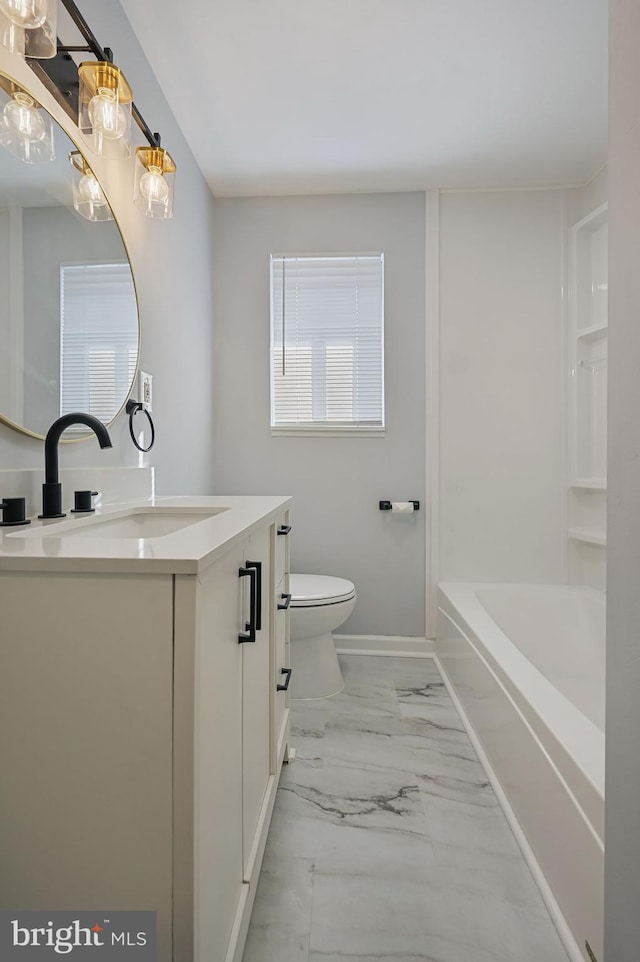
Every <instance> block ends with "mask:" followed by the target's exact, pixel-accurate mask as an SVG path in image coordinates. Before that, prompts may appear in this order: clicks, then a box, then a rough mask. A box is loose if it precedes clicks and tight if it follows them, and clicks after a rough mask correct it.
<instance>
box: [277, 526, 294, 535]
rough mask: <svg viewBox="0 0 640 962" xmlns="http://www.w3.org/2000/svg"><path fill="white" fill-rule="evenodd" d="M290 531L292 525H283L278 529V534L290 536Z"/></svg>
mask: <svg viewBox="0 0 640 962" xmlns="http://www.w3.org/2000/svg"><path fill="white" fill-rule="evenodd" d="M290 531H291V525H290V524H281V525H280V527H279V528H278V534H289V532H290Z"/></svg>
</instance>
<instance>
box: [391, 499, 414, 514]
mask: <svg viewBox="0 0 640 962" xmlns="http://www.w3.org/2000/svg"><path fill="white" fill-rule="evenodd" d="M391 511H392V512H393V513H394V514H413V512H414V511H415V508H414V506H413V501H392V502H391Z"/></svg>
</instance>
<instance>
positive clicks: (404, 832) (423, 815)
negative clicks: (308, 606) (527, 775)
mask: <svg viewBox="0 0 640 962" xmlns="http://www.w3.org/2000/svg"><path fill="white" fill-rule="evenodd" d="M340 661H341V665H342V669H343V673H344V677H345V689H344V691H343V692H342V693H341V694H340V695H338V696H337V697H335V698H329V699H324V700H322V701H310V702H294V703H293V709H292V712H291V744H292V746H293V747H294V748H295V749H296V751H297V758H296V760H295V761H294V762H293V763H292V764H291V765H285V766H284V769H283V775H282V779H281V781H280V787H279V789H278V795H277V799H276V804H275V809H274V814H273V821H272V825H271V830H270V833H269V839H268V841H267V848H266V852H265V859H264V865H263V870H262V875H261V878H260V882H259V885H258V891H257V894H256V901H255V906H254V910H253V916H252V919H251V926H250V929H249V935H248V939H247V945H246V949H245V954H244V962H349V960H352V962H539V960H541V959H544V962H567V955H566V952H565V950H564V948H563V946H562V943H561V942H560V939H559V938H558V935H557V933H556V930H555V928H554V925H553V923H552V922H551V919H550V918H549V915H548V913H547V910H546V908H545V905H544V903H543V901H542V898H541V896H540V893H539V891H538V888H537V887H536V885H535V882H534V881H533V878H532V877H531V874H530V872H529V869H528V867H527V865H526V863H525V861H524V859H523V857H522V854H521V852H520V849H519V848H518V845H517V843H516V841H515V839H514V837H513V835H512V833H511V830H510V828H509V826H508V824H507V821H506V819H505V817H504V815H503V813H502V810H501V808H500V806H499V805H498V802H497V800H496V797H495V795H494V793H493V791H492V789H491V786H490V785H489V783H488V782H487V779H486V775H485V773H484V770H483V768H482V767H481V765H480V763H479V762H478V760H477V757H476V755H475V753H474V750H473V747H472V745H471V742H470V741H469V738H468V736H467V734H466V733H465V731H464V728H463V726H462V723H461V721H460V718H459V716H458V714H457V712H456V710H455V708H454V706H453V703H452V701H451V699H450V698H449V695H448V693H447V690H446V688H445V687H444V684H443V682H442V678H441V677H440V675H439V673H438V671H437V668H436V667H435V665H434V663H433V661H431V660H430V659H419V658H415V659H414V658H388V657H370V656H354V655H349V656H342V657H341V659H340Z"/></svg>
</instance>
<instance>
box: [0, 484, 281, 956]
mask: <svg viewBox="0 0 640 962" xmlns="http://www.w3.org/2000/svg"><path fill="white" fill-rule="evenodd" d="M201 500H202V499H200V501H201ZM213 500H217V501H224V500H225V499H208V502H211V501H213ZM226 500H227V501H229V500H230V499H226ZM234 500H235V501H236V502H241V501H243V500H244V501H247V502H248V501H251V500H253V501H254V502H256V505H254V510H253V513H251V511H248V510H247V506H246V505H245V506H244V507H243V506H241V505H238V510H239V511H240V517H239V520H238V522H237V523H236V525H235V527H234V525H233V524H232V518H231V511H232V510H233V509H230V510H229V513H228V515H227V516H226V517H225V518H224V520H220V521H218V522H217V524H216V521H217V519H212V521H211V522H209V521H207V522H205V525H208V526H209V528H210V530H211V531H212V532H213V531H217V530H218V529H219V528H221V527H223V528H224V531H225V532H227V533H228V532H231V536H227V534H224V532H223V535H219V534H216V537H217V538H218V542H219V543H218V542H216V545H215V550H212V551H210V552H208V554H205V555H204V556H203V555H202V550H201V547H198V548H194V552H193V553H194V556H195V555H198V552H200V556H199V557H197V558H195V557H194V558H186V557H185V555H188V553H189V552H188V549H187V548H186V547H185V545H186V544H187V534H186V532H183V533H182V535H181V538H182V540H181V541H180V539H178V541H175V540H174V543H175V544H179V545H180V549H179V550H177V551H176V557H175V559H174V560H173V562H172V559H171V558H170V557H166V556H165V555H170V554H171V551H170V546H169V545H168V542H169V541H171V537H168V538H154V539H149V542H151V541H153V542H155V544H154V545H153V546H152V547H148V548H145V549H142V555H143V557H141V558H138V559H137V563H136V559H135V558H134V557H129V558H127V557H123V556H122V555H123V554H126V552H120V555H121V556H119V557H116V556H114V550H115V549H114V544H115V542H113V541H111V542H107V541H106V540H105V541H103V554H102V556H100V555H99V553H98V551H96V555H95V556H94V557H93V558H91V557H89V554H90V552H89V548H88V546H85V548H84V549H83V550H84V551H85V552H86V555H87V556H86V557H84V558H82V559H79V558H78V557H77V556H74V554H73V552H74V551H75V552H76V555H77V551H78V549H77V546H76V547H75V548H74V547H73V546H71V547H68V546H67V544H66V542H65V538H64V536H62V535H61V538H60V543H59V544H58V545H57V547H56V545H55V544H54V542H55V541H57V540H58V539H56V538H55V537H53V536H52V535H51V534H49V535H47V536H46V537H43V538H42V539H41V540H40V539H38V537H35V536H34V535H33V534H31V535H30V536H29V537H24V538H23V539H22V540H19V539H18V538H14V539H13V540H12V541H9V539H8V538H6V536H3V540H2V545H1V546H0V611H1V613H2V614H1V623H0V766H1V768H2V783H1V786H0V865H2V870H1V872H0V908H3V909H5V908H6V909H9V908H11V909H22V910H26V909H32V908H33V909H35V908H45V909H52V910H53V909H66V910H82V909H95V910H96V911H97V912H103V914H104V918H107V919H108V917H109V916H108V914H107V913H108V911H109V910H115V909H134V908H135V909H147V910H148V909H154V910H156V911H157V913H158V916H157V921H158V960H159V962H170V960H172V962H191V960H194V962H239V960H240V959H241V956H242V950H243V946H244V941H245V937H246V931H247V927H248V922H249V916H250V911H251V907H252V904H253V899H254V896H255V888H256V885H257V880H258V875H259V872H260V866H261V862H262V855H263V851H264V846H265V842H266V836H267V830H268V827H269V822H270V818H271V812H272V808H273V803H274V800H275V792H276V788H277V781H278V776H279V772H280V768H281V765H282V764H283V761H284V760H285V755H286V752H287V743H288V714H289V693H288V690H286V685H285V682H286V679H287V678H288V677H289V674H288V672H287V671H286V669H288V668H289V664H290V663H289V658H288V650H289V639H288V621H287V611H286V608H285V607H281V608H278V604H281V605H283V601H282V596H283V595H284V596H286V594H287V591H288V577H289V574H288V572H289V537H288V535H287V534H286V533H284V532H286V531H287V529H288V523H289V518H288V509H287V506H288V500H287V499H276V498H269V499H266V498H265V499H234ZM185 501H186V499H182V503H184V502H185ZM258 502H259V503H258ZM242 507H243V510H244V514H243V513H242V511H241V510H240V509H241V508H242ZM200 527H202V526H201V525H195V524H194V525H193V526H192V528H193V531H194V535H195V529H196V528H200ZM237 528H239V530H236V529H237ZM47 530H48V531H50V532H51V531H53V530H54V529H53V527H50V528H48V529H47ZM76 530H77V529H76ZM278 531H281V532H283V533H282V534H278ZM201 537H202V536H201ZM71 540H72V539H71V538H69V539H68V543H69V544H70V543H71ZM75 540H76V542H79V541H80V540H81V539H79V538H76V539H75ZM160 541H164V542H166V543H167V547H166V548H164V549H163V550H164V555H163V554H162V551H161V550H160V549H159V548H158V543H159V542H160ZM45 542H46V543H45ZM47 543H48V544H47ZM96 543H97V542H96ZM20 546H21V547H20ZM38 546H40V549H41V552H42V556H41V557H40V558H38V557H37V556H35V557H34V556H32V555H37V553H38ZM56 552H57V553H56ZM11 553H13V556H14V557H13V567H12V560H11V557H9V555H10V554H11ZM116 554H118V552H117V551H116ZM177 555H181V557H177ZM80 561H82V564H80V563H79V562H80ZM29 562H30V564H29ZM16 568H17V570H16ZM250 570H252V571H253V572H254V573H253V574H248V573H247V572H248V571H250ZM102 917H103V916H102V915H100V919H102ZM101 924H104V923H102V922H101Z"/></svg>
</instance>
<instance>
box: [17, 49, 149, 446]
mask: <svg viewBox="0 0 640 962" xmlns="http://www.w3.org/2000/svg"><path fill="white" fill-rule="evenodd" d="M0 74H2V76H3V77H6V79H7V80H10V81H11V82H12V83H15V84H17V85H18V86H19V87H21V88H22V89H23V90H25V91H26V92H27V93H29V94H31V96H32V97H33V98H34V100H35V101H36V102H37V103H38V104H39V105H40V106H41V108H42V109H43V110H46V111H47V113H48V114H49V116H50V117H51V118H52V119H53V121H54V123H55V125H56V127H57V128H59V129H60V130H62V131H63V133H64V134H65V135H66V136H67V137H68V138H69V140H70V141H71V143H72V144H73V145H74V147H75V148H76V150H79V151H80V154H81V156H82V157H84V158H85V159H86V156H85V153H84V151H83V149H82V147H81V145H80V144H79V143H78V141H77V139H76V136H75V132H74V135H73V136H72V135H71V134H70V133H69V131H68V130H67V129H66V128H65V127H63V126H62V124H61V123H60V121H59V120H58V118H57V117H55V116H54V115H53V114H52V113H51V111H50V110H49V109H48V108H47V107H45V106H44V104H42V102H41V99H40V97H39V95H38V94H37V93H35V92H33V91H32V90H31V88H30V87H29V86H27V85H26V84H25V83H24V82H23V81H22V80H17V79H16V78H15V77H13V76H12V75H11V74H9V73H8V72H7V71H6V70H5V69H3V68H1V67H0ZM72 123H73V121H72ZM74 126H76V125H75V124H74ZM76 130H77V131H78V134H79V133H80V131H79V128H77V126H76ZM1 149H2V148H0V150H1ZM92 169H93V168H92ZM94 176H96V179H97V180H98V183H99V184H100V186H101V187H102V190H103V192H104V195H105V197H106V198H107V201H109V206H110V207H111V213H112V214H113V219H114V221H115V225H116V227H117V228H118V233H119V234H120V238H121V240H122V246H123V247H124V252H125V254H126V255H127V261H128V262H129V269H130V271H131V279H132V280H133V290H134V294H135V298H136V311H137V313H138V355H137V358H136V369H135V372H134V375H133V380H132V382H131V385H130V387H129V391H128V393H127V396H126V397H125V398H124V400H123V402H122V404H121V405H120V407H119V408H118V410H117V412H116V413H115V414H114V416H113V417H112V419H111V420H110V421H109V422H108V423H107V424H106V425H105V426H106V427H107V428H108V427H111V425H112V424H113V423H114V422H115V421H116V420H117V419H118V418H119V417H120V415H121V414H122V413H123V412H124V410H125V408H126V405H127V401H128V400H129V398H130V397H131V395H132V393H133V390H134V385H135V383H136V379H137V378H138V375H139V373H140V347H141V342H142V324H141V320H140V297H139V295H138V287H137V284H136V277H135V274H134V272H133V267H132V266H131V256H130V254H129V248H128V247H127V242H126V240H125V237H124V234H123V233H122V228H121V226H120V222H119V221H118V218H117V216H116V213H115V211H114V209H113V206H112V205H111V201H110V200H109V195H108V193H107V192H106V191H105V189H104V187H103V185H102V183H101V182H100V180H99V179H98V178H97V175H96V174H95V171H94ZM0 424H4V425H6V427H8V428H11V430H12V431H16V432H17V433H18V434H23V435H26V437H29V438H33V439H34V440H36V441H45V440H46V435H45V434H38V433H37V432H36V431H31V430H30V429H29V428H27V427H25V426H24V425H22V424H18V423H17V421H13V420H12V419H11V418H10V417H8V416H7V415H6V414H4V413H3V412H2V411H0ZM92 437H94V435H93V434H92V433H91V432H89V433H87V434H81V435H80V436H78V437H73V438H65V437H64V436H63V437H62V438H61V439H60V440H61V441H62V443H63V444H77V443H78V442H79V441H88V440H90V439H91V438H92Z"/></svg>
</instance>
